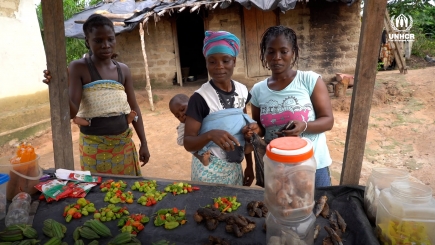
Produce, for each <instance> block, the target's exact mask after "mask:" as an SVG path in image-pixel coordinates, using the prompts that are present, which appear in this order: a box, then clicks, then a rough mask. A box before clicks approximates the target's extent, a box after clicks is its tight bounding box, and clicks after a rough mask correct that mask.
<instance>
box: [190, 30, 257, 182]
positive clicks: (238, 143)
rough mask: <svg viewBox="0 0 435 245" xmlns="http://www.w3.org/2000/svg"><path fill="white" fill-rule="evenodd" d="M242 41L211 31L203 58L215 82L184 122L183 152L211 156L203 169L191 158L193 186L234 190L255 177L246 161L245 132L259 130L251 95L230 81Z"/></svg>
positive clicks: (195, 99) (193, 102)
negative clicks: (203, 184)
mask: <svg viewBox="0 0 435 245" xmlns="http://www.w3.org/2000/svg"><path fill="white" fill-rule="evenodd" d="M239 49H240V41H239V39H238V38H237V37H236V36H235V35H233V34H231V33H229V32H226V31H217V32H213V31H206V32H205V39H204V47H203V54H204V56H205V59H206V65H207V70H208V73H209V74H210V77H211V80H210V81H208V82H207V83H205V84H203V85H202V86H201V88H199V89H198V90H196V91H195V93H194V94H193V95H192V96H191V97H190V99H189V103H188V107H187V111H186V122H185V134H184V147H185V148H186V150H187V151H191V152H194V151H199V153H200V154H202V153H204V152H206V151H210V152H211V156H210V163H209V165H208V166H204V165H203V164H202V163H201V162H200V161H199V160H198V159H197V158H196V157H193V158H192V174H191V178H192V180H194V181H202V182H209V183H220V184H230V185H242V184H245V185H250V184H251V183H252V181H253V178H254V172H253V168H252V161H247V167H246V169H245V177H244V178H243V171H242V166H241V164H240V163H241V162H242V161H243V158H244V146H245V137H246V138H249V136H248V135H247V134H248V133H246V134H245V135H244V133H242V129H245V131H246V129H247V128H248V127H249V128H250V129H251V128H258V126H257V124H256V123H255V122H254V121H253V120H252V119H251V118H249V116H248V115H247V114H246V108H245V106H246V104H247V103H248V102H249V99H250V95H249V92H248V89H247V88H246V86H245V85H243V84H241V83H239V82H237V81H233V80H231V76H232V75H233V71H234V67H235V66H236V56H237V54H238V53H239Z"/></svg>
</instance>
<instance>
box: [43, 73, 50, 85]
mask: <svg viewBox="0 0 435 245" xmlns="http://www.w3.org/2000/svg"><path fill="white" fill-rule="evenodd" d="M44 77H45V79H44V80H42V82H43V83H45V84H49V83H50V80H51V75H50V71H49V70H44Z"/></svg>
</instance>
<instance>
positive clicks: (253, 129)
mask: <svg viewBox="0 0 435 245" xmlns="http://www.w3.org/2000/svg"><path fill="white" fill-rule="evenodd" d="M259 132H260V127H258V124H257V123H250V124H248V125H246V126H244V127H243V128H242V134H243V136H244V137H245V140H247V141H250V140H251V137H252V135H253V134H254V133H256V134H258V133H259Z"/></svg>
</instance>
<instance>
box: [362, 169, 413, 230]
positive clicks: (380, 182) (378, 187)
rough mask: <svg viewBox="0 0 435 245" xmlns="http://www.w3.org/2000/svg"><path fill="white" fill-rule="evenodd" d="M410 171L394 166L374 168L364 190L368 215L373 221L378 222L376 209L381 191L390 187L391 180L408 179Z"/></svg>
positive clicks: (373, 222)
mask: <svg viewBox="0 0 435 245" xmlns="http://www.w3.org/2000/svg"><path fill="white" fill-rule="evenodd" d="M408 177H409V173H408V171H406V170H402V169H394V168H373V169H372V173H371V174H370V176H369V178H368V180H367V183H366V188H365V192H364V209H365V211H366V214H367V217H368V219H369V220H370V222H372V224H375V223H376V210H377V205H378V197H379V194H380V193H381V191H382V190H383V189H385V188H389V187H390V184H391V182H393V181H395V180H407V179H408Z"/></svg>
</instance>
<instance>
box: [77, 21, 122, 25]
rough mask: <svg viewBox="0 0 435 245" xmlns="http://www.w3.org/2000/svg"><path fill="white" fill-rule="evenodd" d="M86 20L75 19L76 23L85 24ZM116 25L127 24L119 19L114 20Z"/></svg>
mask: <svg viewBox="0 0 435 245" xmlns="http://www.w3.org/2000/svg"><path fill="white" fill-rule="evenodd" d="M85 22H86V20H75V21H74V23H77V24H84V23H85ZM112 22H113V25H114V26H125V23H124V22H119V21H112Z"/></svg>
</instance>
